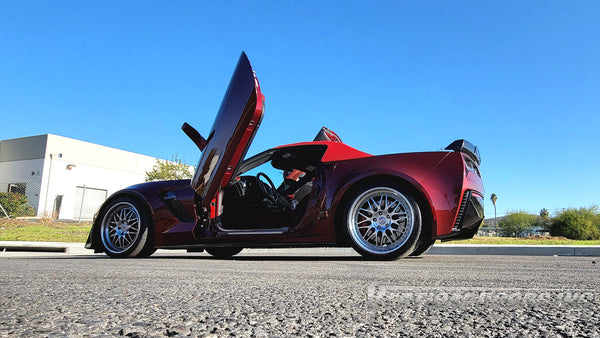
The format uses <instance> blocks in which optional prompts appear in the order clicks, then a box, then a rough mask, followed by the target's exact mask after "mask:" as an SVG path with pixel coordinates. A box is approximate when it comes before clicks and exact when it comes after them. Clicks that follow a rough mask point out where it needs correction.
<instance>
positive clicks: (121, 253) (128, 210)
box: [98, 197, 156, 258]
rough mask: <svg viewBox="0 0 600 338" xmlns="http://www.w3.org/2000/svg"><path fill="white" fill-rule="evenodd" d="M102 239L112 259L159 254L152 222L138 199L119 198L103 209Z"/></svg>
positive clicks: (103, 245)
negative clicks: (154, 241)
mask: <svg viewBox="0 0 600 338" xmlns="http://www.w3.org/2000/svg"><path fill="white" fill-rule="evenodd" d="M99 220H100V223H99V226H98V235H99V236H100V243H101V244H102V249H103V251H104V252H105V253H106V254H107V255H108V256H110V257H115V258H127V257H148V256H150V255H152V254H153V253H154V251H156V249H155V248H154V245H153V244H154V243H153V241H152V236H151V229H152V226H151V218H150V216H149V215H148V212H147V211H146V208H145V207H144V206H143V205H142V204H141V203H140V202H138V201H136V200H135V199H132V198H129V197H121V198H117V199H116V200H114V201H111V202H110V203H109V204H108V205H107V206H105V207H104V208H103V211H102V214H101V215H100V216H99Z"/></svg>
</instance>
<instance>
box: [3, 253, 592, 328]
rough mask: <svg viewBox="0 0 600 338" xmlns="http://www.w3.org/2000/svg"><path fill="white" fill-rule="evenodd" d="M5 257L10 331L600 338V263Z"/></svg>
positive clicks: (571, 259)
mask: <svg viewBox="0 0 600 338" xmlns="http://www.w3.org/2000/svg"><path fill="white" fill-rule="evenodd" d="M596 260H598V258H594V257H533V256H527V257H523V256H444V255H429V256H427V255H426V256H424V257H423V258H411V259H403V260H398V261H393V262H372V261H364V260H362V259H361V258H360V257H357V256H346V257H344V256H322V257H297V256H287V257H281V256H279V257H276V256H273V255H264V254H261V255H250V256H249V255H247V254H246V255H242V256H240V257H237V258H236V259H235V260H230V261H228V260H217V259H212V258H210V257H209V256H207V255H205V254H188V255H175V254H163V255H161V256H156V257H155V256H153V257H152V258H150V259H127V260H125V259H121V260H117V259H109V258H106V257H105V256H103V255H96V256H69V255H65V254H26V253H0V309H1V312H0V336H51V337H60V336H103V335H106V336H119V335H124V336H129V337H141V336H187V335H191V336H207V335H209V336H210V335H214V336H219V337H221V336H257V337H263V336H292V335H302V336H311V335H312V336H390V335H394V336H457V335H460V336H507V335H508V336H519V335H522V336H526V337H535V336H571V335H583V336H600V310H599V309H600V307H599V306H598V305H599V304H600V278H599V277H600V260H598V262H597V263H598V264H595V261H596Z"/></svg>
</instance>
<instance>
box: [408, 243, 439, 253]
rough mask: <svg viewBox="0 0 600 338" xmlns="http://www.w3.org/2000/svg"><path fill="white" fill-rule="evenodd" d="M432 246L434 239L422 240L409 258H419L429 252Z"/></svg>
mask: <svg viewBox="0 0 600 338" xmlns="http://www.w3.org/2000/svg"><path fill="white" fill-rule="evenodd" d="M433 244H435V239H427V240H424V241H422V242H420V243H419V244H418V245H417V247H416V248H415V250H414V251H413V252H412V253H411V254H410V255H409V256H411V257H417V256H421V255H423V254H424V253H426V252H427V251H429V249H431V247H432V246H433Z"/></svg>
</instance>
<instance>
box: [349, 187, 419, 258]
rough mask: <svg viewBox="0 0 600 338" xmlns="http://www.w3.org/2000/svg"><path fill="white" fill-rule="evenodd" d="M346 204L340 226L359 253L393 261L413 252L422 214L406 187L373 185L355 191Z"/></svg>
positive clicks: (367, 256) (368, 256)
mask: <svg viewBox="0 0 600 338" xmlns="http://www.w3.org/2000/svg"><path fill="white" fill-rule="evenodd" d="M347 201H348V203H347V205H346V208H345V210H344V218H343V219H344V222H343V226H344V230H345V233H346V236H347V239H348V240H349V242H350V243H351V244H352V247H353V248H354V250H356V251H357V252H358V253H359V254H361V255H362V256H364V257H366V258H369V259H376V260H392V259H397V258H401V257H405V256H407V255H408V254H410V253H411V252H413V251H414V249H415V246H416V244H417V240H418V238H419V235H420V234H421V211H420V208H419V205H418V203H417V202H416V200H415V198H414V197H413V196H412V195H411V194H410V192H409V191H407V189H406V188H404V187H403V186H401V185H399V184H396V183H394V182H372V183H369V184H365V185H363V186H362V187H361V188H359V189H356V190H354V192H352V193H351V195H350V197H349V199H348V200H347Z"/></svg>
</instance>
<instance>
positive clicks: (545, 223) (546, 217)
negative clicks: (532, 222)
mask: <svg viewBox="0 0 600 338" xmlns="http://www.w3.org/2000/svg"><path fill="white" fill-rule="evenodd" d="M550 223H551V220H550V212H548V209H546V208H543V209H542V210H540V217H539V219H538V226H540V227H541V228H542V229H544V230H548V229H550Z"/></svg>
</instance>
